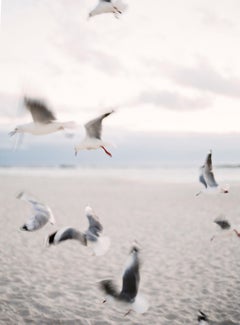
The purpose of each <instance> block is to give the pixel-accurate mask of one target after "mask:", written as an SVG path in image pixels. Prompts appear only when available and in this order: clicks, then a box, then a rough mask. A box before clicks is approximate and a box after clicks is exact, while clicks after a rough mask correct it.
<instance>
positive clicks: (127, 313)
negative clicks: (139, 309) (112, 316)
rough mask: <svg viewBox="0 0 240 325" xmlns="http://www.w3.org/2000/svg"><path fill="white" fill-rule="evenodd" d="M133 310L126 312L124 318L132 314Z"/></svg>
mask: <svg viewBox="0 0 240 325" xmlns="http://www.w3.org/2000/svg"><path fill="white" fill-rule="evenodd" d="M131 311H132V310H131V309H129V311H127V312H126V314H124V317H126V316H127V315H129V314H130V313H131Z"/></svg>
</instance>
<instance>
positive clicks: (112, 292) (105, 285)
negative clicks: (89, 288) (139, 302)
mask: <svg viewBox="0 0 240 325" xmlns="http://www.w3.org/2000/svg"><path fill="white" fill-rule="evenodd" d="M99 288H100V289H101V290H102V291H104V293H105V294H107V295H109V296H112V297H114V298H117V297H118V293H117V290H116V287H115V285H114V284H113V282H112V280H102V281H100V282H99Z"/></svg>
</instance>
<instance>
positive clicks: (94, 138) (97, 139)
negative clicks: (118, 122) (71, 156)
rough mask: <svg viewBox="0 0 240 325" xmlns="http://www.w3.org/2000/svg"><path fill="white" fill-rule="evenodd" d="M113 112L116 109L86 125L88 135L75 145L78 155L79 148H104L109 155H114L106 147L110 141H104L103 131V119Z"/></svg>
mask: <svg viewBox="0 0 240 325" xmlns="http://www.w3.org/2000/svg"><path fill="white" fill-rule="evenodd" d="M113 112H114V111H113V110H112V111H111V112H108V113H105V114H102V115H100V116H99V117H97V118H95V119H93V120H91V121H89V122H88V123H87V124H85V125H84V126H85V130H86V136H85V138H84V139H83V141H82V142H80V143H79V144H78V145H76V146H75V155H77V153H78V151H79V150H83V149H87V150H91V149H98V148H102V149H103V150H104V151H105V153H106V154H107V155H108V156H110V157H112V154H111V153H110V152H109V151H108V150H107V149H106V148H105V146H106V145H109V143H106V142H103V141H102V139H101V133H102V121H103V119H104V118H106V117H107V116H109V115H110V114H112V113H113Z"/></svg>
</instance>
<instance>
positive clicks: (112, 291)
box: [100, 245, 149, 316]
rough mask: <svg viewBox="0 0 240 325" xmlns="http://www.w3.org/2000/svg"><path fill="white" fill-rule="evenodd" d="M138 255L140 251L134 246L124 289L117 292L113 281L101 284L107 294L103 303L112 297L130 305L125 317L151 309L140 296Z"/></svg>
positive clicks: (125, 271) (123, 280) (105, 281)
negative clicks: (134, 312) (132, 312)
mask: <svg viewBox="0 0 240 325" xmlns="http://www.w3.org/2000/svg"><path fill="white" fill-rule="evenodd" d="M138 255H139V249H138V248H137V247H136V246H135V245H133V247H132V249H131V251H130V255H129V258H128V260H127V263H126V267H125V270H124V273H123V277H122V289H121V291H120V292H118V291H117V289H116V287H115V285H114V283H113V282H112V280H103V281H101V282H100V289H101V290H103V291H104V292H105V293H106V294H107V297H106V299H105V300H104V301H103V302H104V303H105V302H106V301H107V299H108V296H110V297H112V298H114V299H115V300H117V301H122V302H125V303H128V304H130V306H131V307H130V309H129V311H128V312H127V313H126V314H125V316H126V315H128V314H129V313H130V312H131V310H134V311H136V312H137V313H140V314H142V313H145V312H146V311H147V309H148V307H149V305H148V302H147V301H146V299H145V298H144V297H141V296H140V295H138V288H139V282H140V273H139V267H140V261H139V256H138Z"/></svg>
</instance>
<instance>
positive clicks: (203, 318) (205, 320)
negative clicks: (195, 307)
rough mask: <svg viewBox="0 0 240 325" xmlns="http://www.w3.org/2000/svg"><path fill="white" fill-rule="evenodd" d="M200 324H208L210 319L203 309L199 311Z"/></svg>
mask: <svg viewBox="0 0 240 325" xmlns="http://www.w3.org/2000/svg"><path fill="white" fill-rule="evenodd" d="M198 312H199V315H198V318H197V319H198V325H208V324H209V319H208V317H207V315H206V314H204V313H203V312H202V311H201V310H199V311H198Z"/></svg>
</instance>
